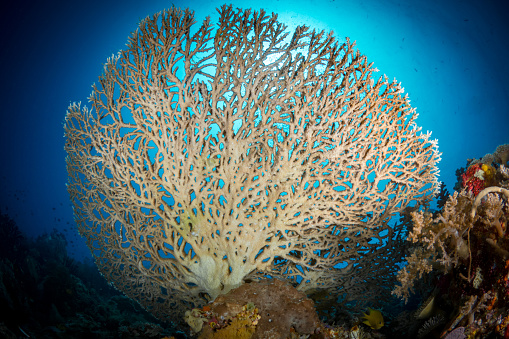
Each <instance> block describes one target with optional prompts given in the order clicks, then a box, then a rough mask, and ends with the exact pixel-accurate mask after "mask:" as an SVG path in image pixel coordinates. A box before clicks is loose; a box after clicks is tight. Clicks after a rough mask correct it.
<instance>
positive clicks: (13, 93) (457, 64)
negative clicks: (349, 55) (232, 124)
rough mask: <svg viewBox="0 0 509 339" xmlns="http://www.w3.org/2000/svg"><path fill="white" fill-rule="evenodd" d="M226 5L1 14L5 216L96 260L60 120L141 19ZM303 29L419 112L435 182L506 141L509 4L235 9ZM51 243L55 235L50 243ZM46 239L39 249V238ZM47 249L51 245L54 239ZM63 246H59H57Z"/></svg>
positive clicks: (53, 6) (42, 6) (247, 4)
mask: <svg viewBox="0 0 509 339" xmlns="http://www.w3.org/2000/svg"><path fill="white" fill-rule="evenodd" d="M223 3H224V2H223V1H175V2H167V1H159V0H157V1H151V2H144V1H132V0H127V1H116V0H115V1H95V0H94V1H73V2H64V1H61V0H59V1H52V2H35V1H33V2H32V3H30V2H28V3H26V2H25V3H20V2H18V3H17V4H12V3H10V4H2V5H0V11H1V13H4V15H5V18H4V19H3V20H2V21H0V27H1V32H2V34H1V38H0V39H1V40H0V42H1V44H0V46H1V50H0V58H1V60H0V67H1V74H2V80H3V81H2V83H1V91H0V103H1V106H0V118H1V120H0V212H1V213H3V214H7V215H9V216H10V217H11V218H12V219H13V220H14V221H15V222H16V223H17V224H18V226H19V227H20V229H21V230H22V231H23V232H25V233H26V234H28V235H29V236H34V237H37V236H39V235H41V234H45V233H47V234H56V233H52V230H54V229H56V230H58V231H60V232H63V233H64V234H65V236H66V239H67V241H68V244H67V250H68V251H69V252H70V254H71V255H72V256H73V257H74V258H77V259H87V258H88V259H89V258H91V255H90V251H89V249H88V248H87V247H86V246H85V243H84V240H83V239H81V238H80V237H79V235H78V234H77V231H76V227H75V224H74V221H73V214H72V209H71V204H70V201H69V196H68V193H67V190H66V186H65V184H66V182H67V172H66V169H65V152H64V149H63V146H64V138H63V121H64V117H65V113H66V109H67V107H68V105H69V104H70V103H71V102H75V101H76V102H77V101H81V102H82V103H83V104H86V103H87V101H88V100H87V97H88V95H89V94H90V92H91V90H92V89H91V84H92V83H94V82H96V81H97V77H98V75H99V74H101V72H102V71H103V64H104V63H105V62H106V59H107V58H108V57H110V56H111V55H113V54H116V53H117V52H118V51H119V50H120V49H122V48H124V47H125V44H126V42H127V38H128V36H129V35H130V33H131V32H132V31H133V30H135V29H136V27H137V24H138V23H139V21H140V20H142V19H143V18H144V17H146V16H148V15H152V14H153V13H155V12H158V11H160V10H161V9H163V8H168V7H169V6H171V5H175V6H177V7H189V8H191V9H192V10H194V11H195V12H196V18H197V21H198V22H200V21H201V20H203V19H205V17H206V16H209V15H210V16H211V18H212V22H214V21H215V20H216V19H217V17H218V14H217V11H216V8H218V7H220V6H221V5H222V4H223ZM233 5H234V7H240V8H253V9H259V8H263V9H265V10H266V11H267V12H269V13H270V12H275V13H278V14H279V20H280V21H281V22H283V23H285V24H287V25H288V28H289V30H292V29H294V28H295V27H296V26H298V25H303V24H304V25H307V26H310V27H311V28H315V29H319V30H326V31H331V30H332V31H334V34H335V36H336V37H337V38H338V39H339V40H340V41H343V40H344V38H345V37H349V38H350V39H351V40H354V41H356V44H357V48H358V49H359V50H360V52H361V53H362V54H364V55H366V56H367V57H368V60H369V61H370V62H373V63H374V67H376V68H378V69H379V70H380V72H379V74H380V75H382V74H385V75H387V77H388V78H389V79H393V78H396V79H397V81H398V82H401V84H402V86H403V87H404V89H405V92H406V93H408V95H409V97H410V100H411V103H412V106H413V107H416V108H417V112H418V113H419V118H418V119H417V124H418V126H420V127H422V129H423V131H424V132H426V131H432V136H433V138H436V139H437V140H438V145H439V150H440V152H442V161H441V162H440V164H439V167H440V171H441V172H440V180H441V181H443V182H445V184H446V186H447V188H448V189H449V190H450V191H452V189H453V186H454V184H455V183H456V176H455V171H456V169H458V168H460V167H464V166H465V164H466V161H467V159H469V158H479V157H482V156H483V155H485V154H486V153H490V152H493V151H494V150H495V148H496V147H497V146H498V145H500V144H504V143H509V129H508V126H509V114H508V107H509V86H507V79H508V78H509V65H508V64H507V60H508V57H509V43H508V42H507V35H508V33H509V22H508V21H507V19H506V17H505V14H506V13H507V8H505V1H503V0H496V1H495V0H494V1H483V2H481V1H474V0H466V1H459V0H454V1H439V0H431V1H391V0H366V1H353V0H351V1H341V0H327V1H291V0H284V1H283V0H282V1H271V2H266V3H253V2H251V1H235V2H233ZM49 239H51V235H50V236H49ZM41 241H42V240H41ZM52 241H55V239H53V240H52ZM58 244H62V242H58Z"/></svg>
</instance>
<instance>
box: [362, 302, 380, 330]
mask: <svg viewBox="0 0 509 339" xmlns="http://www.w3.org/2000/svg"><path fill="white" fill-rule="evenodd" d="M368 312H369V314H366V313H364V317H363V318H364V319H365V320H364V321H363V323H364V324H366V325H368V326H369V327H371V328H372V329H374V330H378V329H380V328H382V327H383V326H384V317H383V315H382V312H380V311H378V310H374V309H372V308H369V307H368Z"/></svg>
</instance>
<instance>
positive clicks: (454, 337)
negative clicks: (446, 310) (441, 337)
mask: <svg viewBox="0 0 509 339" xmlns="http://www.w3.org/2000/svg"><path fill="white" fill-rule="evenodd" d="M466 337H467V336H466V335H465V328H464V327H458V328H457V329H455V330H454V331H452V332H450V333H449V334H448V335H447V337H445V339H464V338H466Z"/></svg>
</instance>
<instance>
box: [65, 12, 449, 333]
mask: <svg viewBox="0 0 509 339" xmlns="http://www.w3.org/2000/svg"><path fill="white" fill-rule="evenodd" d="M218 12H219V22H218V25H217V29H216V28H214V25H213V23H211V22H210V19H206V20H204V21H203V23H202V25H201V26H197V25H195V18H194V14H193V12H191V11H189V10H180V9H177V8H171V9H170V10H166V11H163V12H161V13H159V14H156V15H154V16H153V17H149V18H146V19H145V20H143V21H142V22H141V23H140V25H139V27H138V29H137V30H136V32H134V33H133V34H132V36H131V37H130V38H129V43H128V46H127V48H126V49H125V50H123V51H121V52H120V53H119V54H118V56H115V57H112V58H111V59H109V60H108V62H107V63H106V64H105V66H104V73H103V75H101V76H100V78H99V81H98V83H97V85H95V86H94V89H93V92H92V94H91V96H90V101H91V105H92V109H90V110H89V109H88V108H86V107H85V108H81V107H80V105H78V104H72V105H71V106H70V107H69V109H68V112H67V116H66V122H65V136H66V145H65V149H66V152H67V170H68V173H69V180H68V191H69V194H70V196H71V200H72V203H73V206H74V213H75V219H76V222H77V224H78V229H79V232H80V234H81V235H83V236H84V237H86V239H87V243H88V246H89V247H90V249H91V252H92V253H93V255H94V256H95V260H96V263H97V265H98V267H99V268H100V270H101V273H102V274H103V275H104V276H105V277H106V278H107V279H108V280H109V281H110V282H111V283H112V284H113V285H114V286H115V287H116V288H118V289H119V290H121V291H123V292H124V293H125V294H126V295H128V296H129V297H131V298H133V299H134V300H137V301H139V302H140V303H141V304H142V305H143V306H144V307H145V308H146V309H147V310H150V311H151V312H152V313H153V314H154V315H156V316H157V317H159V318H160V319H165V320H168V321H171V320H172V319H183V314H182V312H183V310H186V309H189V308H192V307H201V306H203V305H204V304H205V303H207V302H209V301H211V300H214V299H215V298H216V297H218V296H219V295H221V294H226V293H228V291H230V290H232V289H234V288H237V287H239V286H240V285H242V284H243V283H244V282H245V281H246V280H261V279H266V277H267V276H270V277H273V278H280V279H284V280H288V281H290V282H291V283H292V284H294V285H295V286H297V288H298V289H299V290H301V291H306V292H307V293H308V294H311V295H313V296H318V297H319V298H320V299H321V300H319V301H318V302H317V304H318V307H319V308H320V309H321V310H323V311H324V314H325V312H328V313H326V314H325V316H327V317H329V318H331V319H334V318H335V317H336V316H337V314H338V312H339V311H337V309H348V308H355V309H358V310H360V309H365V307H366V306H368V305H369V306H371V307H378V306H379V304H380V303H382V302H383V301H385V300H387V299H388V298H389V297H390V294H388V293H387V292H388V291H389V290H390V289H391V288H392V286H393V284H394V282H395V281H394V273H395V272H396V271H397V270H398V269H399V266H398V263H399V262H401V260H402V258H403V257H404V254H405V248H404V247H405V241H404V237H405V232H404V230H405V227H406V226H405V225H404V224H400V223H397V222H396V223H394V221H395V220H393V219H397V218H398V213H399V212H401V211H402V210H404V209H405V207H407V206H408V205H409V204H414V203H417V202H421V201H425V200H427V199H430V198H431V197H432V195H433V194H434V193H435V192H436V190H437V188H438V182H437V174H438V169H437V167H436V165H437V162H438V161H439V159H440V154H439V152H438V149H437V142H436V140H432V139H431V137H430V134H429V133H428V134H426V133H422V131H421V129H420V128H419V127H417V126H416V124H415V119H416V118H417V114H416V112H415V109H413V108H412V107H411V106H410V104H409V99H408V97H407V96H406V95H405V94H404V90H403V88H402V87H401V85H400V84H399V83H397V82H396V81H395V80H394V81H389V80H388V79H387V77H385V76H379V77H375V75H374V73H375V72H376V71H377V70H376V69H374V68H373V67H372V64H370V63H368V61H367V58H366V57H365V56H364V55H362V54H361V53H360V52H358V51H357V50H356V49H355V47H354V44H353V43H351V42H350V40H349V39H345V41H344V42H342V43H340V42H338V40H336V38H335V37H334V36H333V35H332V33H325V32H318V31H315V30H311V29H309V28H308V27H304V26H299V27H298V28H296V29H295V31H294V32H288V31H287V30H286V27H285V25H283V24H282V23H280V22H279V21H278V20H277V16H276V15H275V14H272V15H268V14H266V13H265V12H264V11H263V10H262V11H252V10H240V9H237V10H234V9H233V8H232V7H231V6H223V7H221V9H219V10H218ZM329 305H335V306H334V307H335V309H336V311H334V310H332V308H331V307H328V306H329ZM325 310H328V311H325ZM260 326H261V324H260Z"/></svg>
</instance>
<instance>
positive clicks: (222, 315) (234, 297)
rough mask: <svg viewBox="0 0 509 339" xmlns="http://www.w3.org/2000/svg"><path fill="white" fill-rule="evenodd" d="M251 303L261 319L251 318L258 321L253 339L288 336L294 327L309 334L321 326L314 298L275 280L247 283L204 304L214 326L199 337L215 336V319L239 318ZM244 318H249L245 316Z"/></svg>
mask: <svg viewBox="0 0 509 339" xmlns="http://www.w3.org/2000/svg"><path fill="white" fill-rule="evenodd" d="M250 303H251V304H253V305H254V306H253V307H252V308H253V309H255V308H256V310H257V312H256V314H259V315H260V317H259V318H258V317H254V318H252V319H251V320H252V321H255V322H256V326H253V329H254V331H253V333H252V338H253V339H255V338H263V339H271V338H274V339H279V338H286V337H287V336H289V335H290V331H291V329H292V328H293V329H294V330H295V332H297V333H300V334H302V335H303V334H308V335H310V334H313V333H314V332H315V329H317V328H319V327H320V320H319V318H318V316H317V314H316V311H315V309H314V303H313V301H312V300H311V299H309V298H308V297H307V296H306V295H305V294H304V293H302V292H300V291H298V290H297V289H295V288H294V287H292V286H290V285H288V284H287V283H285V282H283V281H281V280H279V279H272V280H270V281H261V282H250V283H246V284H244V285H242V286H240V287H238V288H236V289H234V290H231V291H230V292H229V293H228V294H225V295H221V296H219V297H217V298H216V300H214V302H212V303H211V304H208V305H207V306H205V307H206V309H207V310H208V312H210V313H209V315H207V316H206V318H208V319H209V321H208V323H209V324H210V323H211V322H213V323H214V325H213V326H204V328H203V331H202V333H201V335H200V338H213V336H212V333H213V332H215V331H213V330H216V331H217V329H216V328H215V327H216V326H218V323H219V321H220V320H216V319H222V320H224V321H228V319H233V318H236V319H239V314H241V313H243V312H245V311H246V310H245V305H248V304H250ZM211 318H212V319H213V321H212V320H210V319H211ZM241 318H242V319H248V318H246V316H244V317H241ZM248 320H249V319H248ZM230 326H231V325H229V326H227V327H230ZM223 333H224V332H223ZM231 338H234V337H231Z"/></svg>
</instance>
